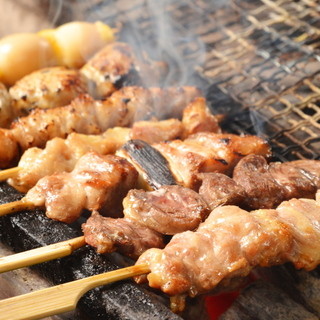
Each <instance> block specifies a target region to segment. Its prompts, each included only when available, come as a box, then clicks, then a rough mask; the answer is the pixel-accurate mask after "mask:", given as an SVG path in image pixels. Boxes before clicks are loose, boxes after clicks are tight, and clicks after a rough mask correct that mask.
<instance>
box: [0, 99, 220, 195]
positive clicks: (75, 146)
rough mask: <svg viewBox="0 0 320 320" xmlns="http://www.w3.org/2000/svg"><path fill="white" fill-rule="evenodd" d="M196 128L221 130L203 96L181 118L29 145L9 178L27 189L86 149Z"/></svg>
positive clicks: (112, 148)
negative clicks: (13, 173) (44, 143)
mask: <svg viewBox="0 0 320 320" xmlns="http://www.w3.org/2000/svg"><path fill="white" fill-rule="evenodd" d="M198 131H209V132H217V133H218V132H220V127H219V124H218V119H217V117H216V116H214V115H212V114H211V113H210V111H209V109H208V107H207V106H206V103H205V99H204V98H196V99H195V100H193V101H192V102H191V103H190V104H189V105H188V106H187V107H186V108H185V110H184V111H183V115H182V121H180V120H178V119H169V120H162V121H152V120H151V121H138V122H135V123H134V124H133V126H132V128H120V127H116V128H111V129H108V130H106V131H105V132H104V133H102V134H101V135H83V134H79V133H71V134H70V135H68V137H67V138H66V139H62V138H54V139H52V140H50V141H48V142H47V144H46V147H45V148H44V149H40V148H36V147H34V148H30V149H28V150H26V151H25V152H24V154H23V155H22V157H21V159H20V162H19V164H18V169H17V173H16V174H15V175H14V176H12V177H11V178H10V179H9V181H8V182H9V184H10V185H12V186H13V187H14V188H16V189H17V190H19V191H20V192H27V191H28V190H29V189H30V188H31V187H33V186H34V185H35V184H36V183H37V181H38V180H39V179H40V178H43V177H44V176H47V175H51V174H53V173H57V172H63V171H67V172H70V171H71V170H72V169H73V168H74V166H75V164H76V162H77V160H78V159H79V158H80V157H81V156H82V155H84V154H85V153H86V152H90V151H94V152H98V153H99V154H110V153H114V152H116V150H118V149H119V148H120V147H121V146H122V145H123V144H124V143H125V142H126V141H128V140H130V139H140V140H143V141H146V142H148V143H157V142H160V141H168V140H173V139H177V138H181V137H186V136H187V135H190V134H192V133H195V132H198ZM9 172H11V171H9ZM5 174H6V171H2V172H0V176H1V175H2V176H3V175H5ZM9 176H10V175H9ZM4 178H6V176H4Z"/></svg>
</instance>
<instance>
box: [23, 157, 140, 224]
mask: <svg viewBox="0 0 320 320" xmlns="http://www.w3.org/2000/svg"><path fill="white" fill-rule="evenodd" d="M137 178H138V173H137V171H136V170H135V169H134V167H133V166H132V165H131V164H130V163H129V162H128V161H126V160H125V159H123V158H120V157H117V156H114V155H105V156H101V155H98V154H97V153H94V152H91V153H88V154H86V155H85V156H83V157H82V158H81V159H80V160H79V161H78V162H77V165H76V166H75V168H74V170H73V171H72V172H70V173H66V172H65V173H60V174H55V175H52V176H48V177H44V178H42V179H40V180H39V182H38V183H37V185H36V186H35V187H33V188H32V189H30V190H29V192H28V193H27V195H26V197H25V199H26V200H27V201H30V202H32V203H33V204H34V205H35V206H40V207H41V206H45V207H46V215H47V216H48V217H49V218H51V219H54V220H59V221H63V222H66V223H71V222H73V221H75V220H76V219H78V218H79V216H80V214H81V212H82V210H83V209H88V210H99V211H100V212H102V213H103V212H104V211H107V212H108V215H109V216H110V215H114V214H119V212H122V206H121V201H122V199H123V197H124V196H125V195H126V194H127V192H128V190H130V189H132V188H134V187H135V185H136V181H137Z"/></svg>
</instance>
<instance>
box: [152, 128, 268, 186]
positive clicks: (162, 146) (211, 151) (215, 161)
mask: <svg viewBox="0 0 320 320" xmlns="http://www.w3.org/2000/svg"><path fill="white" fill-rule="evenodd" d="M250 143H252V145H251V146H250V147H249V146H247V144H250ZM154 148H156V149H157V150H159V151H160V152H161V153H162V155H163V156H164V157H165V158H166V159H167V160H168V162H169V164H170V168H171V171H172V172H173V174H174V176H175V179H176V180H177V182H178V184H181V185H184V186H185V187H188V188H192V189H195V190H197V189H198V188H199V186H200V181H199V178H198V174H199V173H202V172H220V173H226V174H229V173H231V172H232V171H233V168H234V166H235V165H236V164H237V162H238V161H239V160H240V159H241V157H244V156H246V155H247V154H248V153H249V154H250V153H253V154H262V155H264V156H266V157H268V156H269V155H270V147H269V146H268V145H267V143H266V142H265V141H264V140H262V139H260V138H258V137H253V136H237V135H232V134H215V133H209V132H204V133H197V134H194V135H192V136H191V137H188V138H187V139H186V140H184V141H181V140H174V141H170V142H167V143H159V144H155V145H154ZM247 152H248V153H247Z"/></svg>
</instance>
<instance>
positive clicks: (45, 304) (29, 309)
mask: <svg viewBox="0 0 320 320" xmlns="http://www.w3.org/2000/svg"><path fill="white" fill-rule="evenodd" d="M149 272H150V269H149V267H148V265H147V264H140V265H136V266H131V267H127V268H123V269H118V270H115V271H111V272H106V273H102V274H99V275H95V276H91V277H88V278H84V279H80V280H76V281H72V282H68V283H64V284H61V285H58V286H54V287H51V288H47V289H43V290H39V291H35V292H32V293H27V294H24V295H20V296H17V297H13V298H9V299H5V300H2V301H0V320H8V319H10V320H22V319H24V320H31V319H39V318H42V317H46V316H51V315H55V314H59V313H63V312H67V311H71V310H73V309H75V308H76V305H77V302H78V300H79V299H80V298H81V296H82V295H83V294H84V293H86V292H87V291H89V290H91V289H93V288H95V287H98V286H102V285H106V284H108V283H111V282H115V281H120V280H124V279H127V278H131V277H134V276H138V275H142V274H146V273H149Z"/></svg>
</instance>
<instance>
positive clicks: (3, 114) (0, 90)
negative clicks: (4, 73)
mask: <svg viewBox="0 0 320 320" xmlns="http://www.w3.org/2000/svg"><path fill="white" fill-rule="evenodd" d="M12 118H13V109H12V100H11V96H10V94H9V92H8V90H7V88H6V87H5V85H4V84H2V83H1V82H0V127H1V128H7V127H8V126H9V124H10V123H11V121H12Z"/></svg>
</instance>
